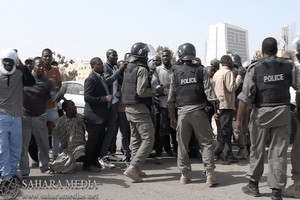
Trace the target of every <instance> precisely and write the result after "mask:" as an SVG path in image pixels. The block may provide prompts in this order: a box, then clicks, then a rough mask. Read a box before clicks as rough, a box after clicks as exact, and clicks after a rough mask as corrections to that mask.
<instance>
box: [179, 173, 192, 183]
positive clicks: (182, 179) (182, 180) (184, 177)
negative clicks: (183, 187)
mask: <svg viewBox="0 0 300 200" xmlns="http://www.w3.org/2000/svg"><path fill="white" fill-rule="evenodd" d="M189 182H190V179H189V178H188V175H184V174H181V176H180V183H181V184H188V183H189Z"/></svg>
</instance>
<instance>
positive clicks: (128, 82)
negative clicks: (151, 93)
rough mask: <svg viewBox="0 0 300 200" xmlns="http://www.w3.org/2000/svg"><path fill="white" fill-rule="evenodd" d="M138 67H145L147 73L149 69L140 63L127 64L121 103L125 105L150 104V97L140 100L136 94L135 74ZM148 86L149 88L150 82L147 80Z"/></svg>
mask: <svg viewBox="0 0 300 200" xmlns="http://www.w3.org/2000/svg"><path fill="white" fill-rule="evenodd" d="M139 67H145V68H146V69H147V70H148V72H149V68H148V66H146V65H143V64H141V63H129V64H128V66H127V68H126V70H125V72H124V78H123V83H122V89H121V93H122V103H124V104H125V105H133V104H137V103H145V104H147V105H150V104H151V97H149V98H140V97H139V96H138V94H137V93H136V88H137V72H138V70H139ZM148 86H149V87H151V82H150V80H149V78H148Z"/></svg>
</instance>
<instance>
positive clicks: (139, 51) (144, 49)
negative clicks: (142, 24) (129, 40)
mask: <svg viewBox="0 0 300 200" xmlns="http://www.w3.org/2000/svg"><path fill="white" fill-rule="evenodd" d="M149 51H150V50H149V47H148V45H147V44H145V43H143V42H137V43H135V44H134V45H133V46H132V47H131V52H130V53H131V55H132V56H134V57H137V58H142V57H147V56H148V52H149Z"/></svg>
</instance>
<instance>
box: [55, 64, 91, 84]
mask: <svg viewBox="0 0 300 200" xmlns="http://www.w3.org/2000/svg"><path fill="white" fill-rule="evenodd" d="M60 69H61V72H62V73H68V72H70V71H73V70H77V73H78V75H77V77H76V79H75V81H84V80H85V79H86V78H87V77H88V76H89V74H90V72H91V71H92V69H91V66H90V64H89V63H88V62H84V61H82V62H81V63H79V64H78V63H75V64H73V65H71V64H69V66H68V67H67V68H60Z"/></svg>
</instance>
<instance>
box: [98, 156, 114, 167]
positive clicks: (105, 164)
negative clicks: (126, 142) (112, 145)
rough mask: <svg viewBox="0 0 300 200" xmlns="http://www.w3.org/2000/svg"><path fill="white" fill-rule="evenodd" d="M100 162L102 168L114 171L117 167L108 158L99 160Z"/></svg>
mask: <svg viewBox="0 0 300 200" xmlns="http://www.w3.org/2000/svg"><path fill="white" fill-rule="evenodd" d="M98 161H99V164H100V165H101V167H102V168H108V169H112V168H115V167H116V166H115V165H114V164H113V163H111V162H109V160H108V158H107V157H106V156H104V157H103V158H101V159H99V160H98Z"/></svg>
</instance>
